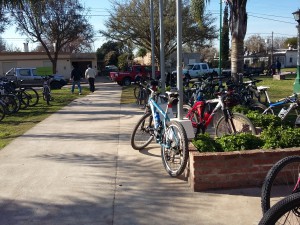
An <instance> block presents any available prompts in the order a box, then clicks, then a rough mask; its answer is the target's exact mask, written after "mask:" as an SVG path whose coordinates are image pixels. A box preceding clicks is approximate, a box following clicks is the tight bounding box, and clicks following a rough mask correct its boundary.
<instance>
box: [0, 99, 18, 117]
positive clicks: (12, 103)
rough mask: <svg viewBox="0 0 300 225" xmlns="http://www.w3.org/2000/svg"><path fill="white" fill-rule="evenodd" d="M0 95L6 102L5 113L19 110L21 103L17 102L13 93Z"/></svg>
mask: <svg viewBox="0 0 300 225" xmlns="http://www.w3.org/2000/svg"><path fill="white" fill-rule="evenodd" d="M0 97H1V99H2V101H3V103H4V104H5V113H6V114H7V115H11V114H13V113H15V112H17V110H18V109H19V105H18V104H17V102H16V100H15V98H14V96H13V95H1V96H0Z"/></svg>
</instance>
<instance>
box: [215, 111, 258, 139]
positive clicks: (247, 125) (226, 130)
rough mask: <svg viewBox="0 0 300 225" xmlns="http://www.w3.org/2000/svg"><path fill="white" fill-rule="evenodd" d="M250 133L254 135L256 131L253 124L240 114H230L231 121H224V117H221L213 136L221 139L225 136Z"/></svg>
mask: <svg viewBox="0 0 300 225" xmlns="http://www.w3.org/2000/svg"><path fill="white" fill-rule="evenodd" d="M238 133H251V134H253V135H256V130H255V127H254V125H253V123H252V122H251V121H250V120H249V119H248V118H247V117H246V116H245V115H243V114H241V113H232V116H231V119H230V118H229V119H228V121H226V119H225V116H222V117H221V118H220V120H219V121H218V122H217V125H216V130H215V134H216V136H217V137H222V136H223V135H227V134H229V135H230V134H238Z"/></svg>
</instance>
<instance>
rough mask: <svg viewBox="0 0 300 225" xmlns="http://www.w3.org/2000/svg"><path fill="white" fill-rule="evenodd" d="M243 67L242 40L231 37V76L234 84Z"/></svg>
mask: <svg viewBox="0 0 300 225" xmlns="http://www.w3.org/2000/svg"><path fill="white" fill-rule="evenodd" d="M243 67H244V40H243V39H242V40H239V39H238V38H236V37H235V38H234V37H232V40H231V76H232V78H233V80H234V82H236V83H237V82H239V76H238V74H239V73H243Z"/></svg>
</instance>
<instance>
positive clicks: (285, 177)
mask: <svg viewBox="0 0 300 225" xmlns="http://www.w3.org/2000/svg"><path fill="white" fill-rule="evenodd" d="M299 166H300V156H297V155H294V156H288V157H285V158H283V159H281V160H279V161H278V162H276V163H275V164H274V165H273V166H272V167H271V169H270V170H269V171H268V173H267V175H266V178H265V180H264V182H263V186H262V189H261V208H262V212H263V213H266V212H267V211H268V210H269V209H270V207H271V206H272V205H273V204H274V202H275V201H276V200H278V199H277V198H275V197H278V191H279V190H280V193H281V195H280V196H287V195H290V194H291V193H292V192H293V188H294V187H295V185H296V182H297V179H298V174H299V171H300V170H299ZM288 169H289V171H290V172H287V170H288ZM293 172H294V173H295V175H296V177H295V176H294V173H293ZM279 184H280V186H279ZM276 186H277V187H276ZM271 203H273V204H271Z"/></svg>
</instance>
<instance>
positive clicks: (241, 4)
mask: <svg viewBox="0 0 300 225" xmlns="http://www.w3.org/2000/svg"><path fill="white" fill-rule="evenodd" d="M191 1H192V8H193V12H194V16H195V17H196V18H198V20H201V19H202V18H203V14H204V9H205V6H206V5H207V4H208V3H209V2H210V0H191ZM227 3H228V6H229V9H230V17H229V28H230V31H231V75H232V77H233V79H234V81H235V82H238V76H237V74H238V73H242V72H243V67H244V54H243V53H244V38H245V35H246V31H247V12H246V5H247V0H227Z"/></svg>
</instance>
